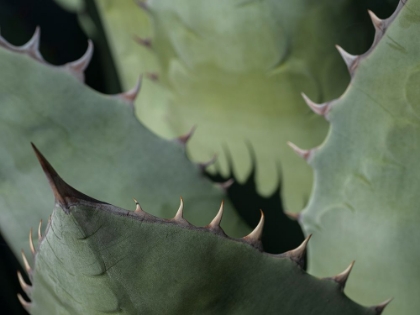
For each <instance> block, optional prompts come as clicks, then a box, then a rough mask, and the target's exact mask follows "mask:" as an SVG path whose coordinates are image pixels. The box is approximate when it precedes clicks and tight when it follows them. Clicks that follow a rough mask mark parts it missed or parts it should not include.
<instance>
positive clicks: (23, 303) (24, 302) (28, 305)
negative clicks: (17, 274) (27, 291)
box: [17, 293, 31, 313]
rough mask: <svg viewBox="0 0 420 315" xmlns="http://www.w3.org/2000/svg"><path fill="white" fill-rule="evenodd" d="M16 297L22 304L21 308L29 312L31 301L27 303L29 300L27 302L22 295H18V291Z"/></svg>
mask: <svg viewBox="0 0 420 315" xmlns="http://www.w3.org/2000/svg"><path fill="white" fill-rule="evenodd" d="M17 298H18V300H19V302H20V304H22V306H23V308H24V309H25V310H26V311H27V312H28V313H30V310H31V303H29V302H27V301H26V300H25V299H24V298H23V297H22V295H20V294H19V293H18V295H17Z"/></svg>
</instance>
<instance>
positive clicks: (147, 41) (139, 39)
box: [134, 36, 152, 48]
mask: <svg viewBox="0 0 420 315" xmlns="http://www.w3.org/2000/svg"><path fill="white" fill-rule="evenodd" d="M134 40H135V41H136V42H137V43H139V44H140V45H142V46H144V47H146V48H152V39H151V38H143V37H140V36H135V37H134Z"/></svg>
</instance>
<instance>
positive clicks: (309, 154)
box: [287, 141, 313, 161]
mask: <svg viewBox="0 0 420 315" xmlns="http://www.w3.org/2000/svg"><path fill="white" fill-rule="evenodd" d="M287 145H288V146H289V147H291V148H292V149H293V151H295V153H296V154H297V155H299V156H300V157H302V158H303V159H305V161H308V160H309V159H310V158H311V157H312V153H313V150H303V149H301V148H299V147H298V146H297V145H296V144H294V143H292V142H290V141H288V142H287Z"/></svg>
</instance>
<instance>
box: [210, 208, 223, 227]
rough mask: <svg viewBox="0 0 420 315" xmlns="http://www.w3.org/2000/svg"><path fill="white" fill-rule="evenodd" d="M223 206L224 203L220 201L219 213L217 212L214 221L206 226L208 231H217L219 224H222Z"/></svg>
mask: <svg viewBox="0 0 420 315" xmlns="http://www.w3.org/2000/svg"><path fill="white" fill-rule="evenodd" d="M223 205H224V202H223V201H222V203H221V204H220V208H219V211H218V212H217V214H216V216H215V217H214V219H213V220H212V221H211V222H210V224H209V225H208V228H209V229H218V228H220V222H222V217H223Z"/></svg>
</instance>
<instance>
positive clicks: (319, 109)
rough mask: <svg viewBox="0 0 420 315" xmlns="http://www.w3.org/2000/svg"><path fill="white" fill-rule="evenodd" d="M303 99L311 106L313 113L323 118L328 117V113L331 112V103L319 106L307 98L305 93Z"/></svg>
mask: <svg viewBox="0 0 420 315" xmlns="http://www.w3.org/2000/svg"><path fill="white" fill-rule="evenodd" d="M302 97H303V99H304V100H305V102H306V104H307V105H308V106H309V108H310V109H312V111H313V112H314V113H315V114H318V115H321V116H324V117H325V116H327V114H328V112H329V111H330V107H331V106H330V104H331V103H330V102H329V103H324V104H317V103H314V102H312V101H311V100H310V98H309V97H307V96H306V95H305V93H302Z"/></svg>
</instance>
